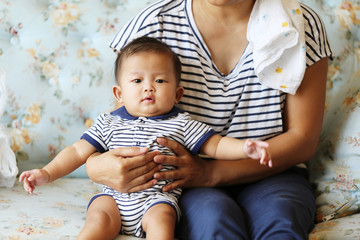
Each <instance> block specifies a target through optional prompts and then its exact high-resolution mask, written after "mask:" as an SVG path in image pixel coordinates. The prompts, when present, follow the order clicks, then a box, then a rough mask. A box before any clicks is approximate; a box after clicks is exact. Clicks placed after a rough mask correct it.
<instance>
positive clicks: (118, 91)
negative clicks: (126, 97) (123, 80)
mask: <svg viewBox="0 0 360 240" xmlns="http://www.w3.org/2000/svg"><path fill="white" fill-rule="evenodd" d="M112 90H113V94H114V97H115V98H116V100H117V101H118V102H119V103H122V102H123V100H122V97H121V88H120V86H119V85H115V86H113V88H112Z"/></svg>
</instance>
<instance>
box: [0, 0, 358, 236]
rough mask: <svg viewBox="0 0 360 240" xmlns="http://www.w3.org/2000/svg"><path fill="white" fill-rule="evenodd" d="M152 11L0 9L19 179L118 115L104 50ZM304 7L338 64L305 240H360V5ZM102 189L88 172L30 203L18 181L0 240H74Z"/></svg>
mask: <svg viewBox="0 0 360 240" xmlns="http://www.w3.org/2000/svg"><path fill="white" fill-rule="evenodd" d="M152 2H154V0H136V1H130V0H102V1H96V0H57V1H55V0H49V1H44V0H34V1H26V0H16V1H9V0H3V1H0V33H1V34H0V69H1V70H2V71H3V72H5V73H6V87H7V93H8V97H7V104H6V108H5V112H4V114H3V115H2V116H0V117H1V119H0V126H2V128H0V129H2V131H4V132H5V134H6V136H7V137H8V138H9V146H10V147H11V149H12V151H13V152H14V154H15V156H16V163H17V168H18V171H19V172H21V171H23V170H26V169H30V168H38V167H42V166H43V165H45V164H46V163H47V162H49V161H51V159H52V158H53V157H54V156H55V155H56V153H58V152H59V151H60V150H61V149H62V148H64V147H65V146H67V145H69V144H71V143H72V142H74V141H76V140H77V139H78V138H79V136H80V135H81V134H82V133H83V132H84V131H85V130H86V129H87V128H88V127H89V126H91V125H92V123H93V121H94V119H96V117H97V116H98V115H99V114H101V113H104V112H108V111H110V110H112V108H113V106H114V100H113V98H112V94H111V87H112V85H113V83H114V82H113V81H114V77H113V73H112V72H113V62H114V60H115V55H114V54H113V52H112V51H111V50H110V49H109V47H108V43H109V42H110V40H111V39H112V37H113V36H114V35H115V33H116V32H117V31H118V30H119V29H120V28H121V26H123V25H124V24H125V23H126V22H127V21H128V20H129V19H130V18H131V17H132V16H134V15H135V13H136V12H138V11H139V10H140V9H142V8H144V7H145V6H147V5H148V4H151V3H152ZM302 2H304V3H306V4H307V5H309V6H310V7H312V8H313V9H315V10H316V11H317V13H318V14H319V16H321V18H322V19H323V21H324V23H325V26H326V29H327V33H328V35H329V41H330V44H331V46H332V48H333V52H334V56H335V57H334V60H333V61H331V62H329V72H328V79H327V98H326V110H325V118H324V124H323V130H322V134H321V139H320V142H319V147H318V150H317V152H316V154H315V155H314V157H313V159H312V160H311V161H310V162H309V163H308V169H309V173H310V181H311V183H312V184H313V186H314V190H315V193H316V204H317V213H316V219H314V221H315V222H316V225H315V228H314V230H313V231H312V233H311V234H310V235H309V239H311V240H315V239H323V240H331V239H333V240H335V239H336V240H338V239H360V213H359V212H360V211H359V210H360V201H359V200H358V199H359V198H360V197H359V195H360V190H359V188H360V186H359V183H360V123H359V119H360V2H359V1H342V0H327V1H324V0H302ZM99 96H101V97H99ZM99 190H100V186H99V185H98V184H96V183H93V182H92V181H91V180H90V179H89V178H88V177H87V175H86V171H85V168H84V167H81V168H79V169H78V170H77V171H75V172H73V173H72V174H70V175H69V176H67V177H65V178H62V179H59V180H57V181H55V182H52V183H50V184H48V185H46V186H42V187H39V188H37V189H36V191H35V193H34V194H33V195H28V194H27V193H26V192H25V191H24V190H23V188H22V184H20V183H19V182H18V180H17V179H14V186H12V187H1V188H0V240H3V239H12V240H13V239H14V240H15V239H16V240H18V239H75V238H76V235H77V234H78V232H79V231H80V229H81V227H82V225H83V224H84V221H85V216H86V206H87V204H88V202H89V200H90V198H91V197H92V196H93V195H94V194H95V193H97V192H98V191H99ZM117 239H133V238H132V237H128V236H119V237H118V238H117Z"/></svg>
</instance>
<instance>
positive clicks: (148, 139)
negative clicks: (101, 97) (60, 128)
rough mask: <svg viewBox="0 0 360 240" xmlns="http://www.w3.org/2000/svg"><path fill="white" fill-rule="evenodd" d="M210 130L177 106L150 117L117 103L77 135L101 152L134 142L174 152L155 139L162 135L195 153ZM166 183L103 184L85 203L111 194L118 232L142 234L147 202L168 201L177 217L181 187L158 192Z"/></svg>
mask: <svg viewBox="0 0 360 240" xmlns="http://www.w3.org/2000/svg"><path fill="white" fill-rule="evenodd" d="M214 133H215V132H214V131H213V130H212V129H211V128H210V127H209V126H207V125H205V124H204V123H201V122H198V121H195V120H191V119H190V115H189V114H188V113H186V112H184V111H183V110H181V109H179V108H177V107H174V108H173V109H172V110H171V112H169V113H168V114H166V115H163V116H154V117H133V116H131V115H130V114H129V113H128V112H127V111H126V109H125V107H121V108H119V109H118V110H115V111H113V112H112V113H111V114H103V115H101V116H99V118H98V119H97V122H96V123H95V124H94V125H93V126H92V127H91V128H90V129H89V130H87V131H86V132H85V133H84V134H83V136H82V137H81V138H82V139H84V140H86V141H88V142H89V143H90V144H91V145H93V146H94V147H95V148H96V149H97V150H98V151H99V152H101V153H102V152H105V151H108V150H112V149H114V148H117V147H132V146H137V147H147V148H149V152H151V151H160V152H161V153H162V154H163V155H174V153H173V152H172V151H171V150H170V149H168V148H166V147H164V146H161V145H159V144H158V143H157V142H156V139H157V138H158V137H164V138H168V139H171V140H174V141H177V142H179V143H180V144H181V145H183V146H184V147H186V148H187V149H188V150H190V151H191V152H192V153H193V154H196V153H198V151H199V149H200V147H201V145H202V144H203V143H204V142H205V141H206V140H207V139H208V138H209V137H210V136H212V135H213V134H214ZM169 169H172V167H171V166H164V168H163V169H162V171H166V170H169ZM168 183H169V181H158V183H157V184H156V185H155V186H153V187H151V188H149V189H146V190H144V191H141V192H136V193H120V192H117V191H115V190H114V189H111V188H109V187H107V186H103V193H101V194H98V195H96V196H94V197H93V198H92V199H91V201H90V203H89V206H90V204H91V202H92V201H93V200H94V199H95V198H97V197H99V196H102V195H110V196H112V197H113V198H114V199H115V201H116V203H117V204H118V207H119V210H120V214H121V221H122V228H121V233H122V234H126V235H135V236H137V237H144V231H143V229H142V227H141V220H142V217H143V215H144V213H145V212H146V211H147V210H148V209H149V208H150V207H151V206H154V205H156V204H159V203H165V204H169V205H170V206H172V207H173V208H174V209H175V211H176V214H177V218H178V220H179V218H180V209H179V207H178V204H177V201H178V198H179V197H180V195H181V189H175V190H173V191H170V192H162V190H161V189H162V187H163V186H164V185H166V184H168Z"/></svg>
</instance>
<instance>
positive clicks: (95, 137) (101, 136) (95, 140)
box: [81, 115, 108, 153]
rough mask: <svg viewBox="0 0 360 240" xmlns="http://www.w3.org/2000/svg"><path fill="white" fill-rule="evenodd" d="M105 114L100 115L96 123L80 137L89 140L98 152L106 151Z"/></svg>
mask: <svg viewBox="0 0 360 240" xmlns="http://www.w3.org/2000/svg"><path fill="white" fill-rule="evenodd" d="M105 129H106V115H101V116H100V117H99V118H98V119H97V121H96V123H95V124H94V125H93V126H92V127H90V128H89V129H88V130H87V131H86V132H85V133H84V134H83V135H82V136H81V139H84V140H86V141H87V142H89V143H90V144H91V145H92V146H93V147H94V148H96V150H97V151H98V152H100V153H103V152H106V151H108V147H107V146H106V144H105V142H106V141H105V139H106V134H105V132H107V131H106V130H105Z"/></svg>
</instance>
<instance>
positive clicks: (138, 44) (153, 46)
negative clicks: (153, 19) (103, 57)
mask: <svg viewBox="0 0 360 240" xmlns="http://www.w3.org/2000/svg"><path fill="white" fill-rule="evenodd" d="M140 52H154V53H162V54H168V55H169V57H171V59H172V62H173V64H174V72H175V79H176V81H177V84H179V83H180V78H181V62H180V59H179V57H178V56H177V55H176V53H174V52H173V51H172V50H171V48H170V47H169V46H168V45H167V44H166V43H164V42H161V41H159V40H157V39H156V38H152V37H145V36H143V37H139V38H136V39H134V40H132V41H131V42H129V43H128V44H127V45H126V46H125V47H123V48H122V49H121V50H120V52H119V53H118V55H117V58H116V61H115V79H116V81H118V79H117V73H118V71H121V65H122V61H123V59H124V58H127V57H130V56H132V55H134V54H136V53H140Z"/></svg>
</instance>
